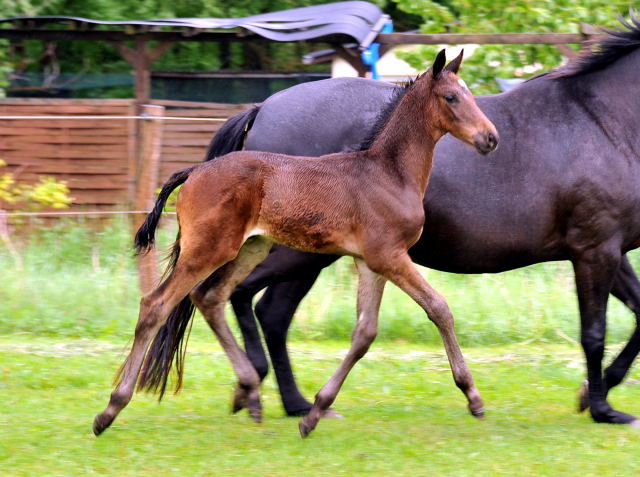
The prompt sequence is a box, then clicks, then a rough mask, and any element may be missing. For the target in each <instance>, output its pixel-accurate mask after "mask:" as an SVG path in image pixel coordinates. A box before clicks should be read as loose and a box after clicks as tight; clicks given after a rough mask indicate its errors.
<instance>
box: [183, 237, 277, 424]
mask: <svg viewBox="0 0 640 477" xmlns="http://www.w3.org/2000/svg"><path fill="white" fill-rule="evenodd" d="M270 248H271V242H270V241H269V240H267V239H265V238H263V237H251V238H250V239H249V240H247V241H246V242H245V244H244V245H243V246H242V248H241V249H240V252H238V256H237V257H236V258H235V259H234V260H232V261H231V262H229V263H227V264H226V265H224V266H223V267H221V268H220V269H218V270H216V272H215V273H213V274H212V275H211V276H210V277H209V278H207V279H206V280H205V281H204V282H202V283H201V284H200V285H198V286H197V287H196V288H195V289H194V290H193V291H192V292H191V299H192V300H193V302H194V303H195V305H196V306H197V307H198V309H199V310H200V312H201V313H202V315H203V316H204V318H205V320H206V321H207V323H208V324H209V326H210V327H211V329H212V330H213V332H214V333H215V334H216V336H217V337H218V341H219V342H220V345H221V346H222V348H223V349H224V351H225V353H226V354H227V357H228V358H229V361H231V365H232V366H233V369H234V371H235V373H236V375H237V376H238V386H237V387H236V391H235V396H234V403H233V412H237V411H239V410H240V409H243V408H244V407H247V408H248V409H249V414H250V415H251V417H252V418H253V419H254V420H255V421H258V422H259V421H260V420H261V418H262V406H261V405H260V377H259V376H258V373H257V372H256V370H255V368H254V367H253V365H252V364H251V361H249V359H248V358H247V355H246V354H245V353H244V351H242V349H241V348H240V347H239V346H238V343H236V340H235V338H234V337H233V334H232V333H231V331H230V330H229V327H228V326H227V320H226V317H225V312H224V305H225V302H226V301H227V300H228V299H229V296H230V295H231V293H232V292H233V290H234V289H235V287H236V286H238V284H239V283H240V282H241V281H242V280H244V279H245V278H246V277H247V275H249V273H251V271H252V270H253V269H254V268H255V267H256V265H258V264H259V263H260V262H261V261H262V260H264V258H265V257H266V256H267V254H268V253H269V249H270Z"/></svg>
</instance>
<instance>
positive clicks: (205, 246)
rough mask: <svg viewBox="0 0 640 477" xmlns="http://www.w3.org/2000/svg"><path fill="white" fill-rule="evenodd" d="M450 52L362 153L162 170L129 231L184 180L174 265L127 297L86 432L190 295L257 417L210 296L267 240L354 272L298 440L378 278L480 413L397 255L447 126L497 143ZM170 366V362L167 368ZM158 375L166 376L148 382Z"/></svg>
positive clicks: (262, 157) (152, 221)
mask: <svg viewBox="0 0 640 477" xmlns="http://www.w3.org/2000/svg"><path fill="white" fill-rule="evenodd" d="M461 61H462V54H460V56H458V57H457V58H456V59H455V60H453V61H452V62H451V63H449V64H448V65H447V66H445V55H444V50H443V51H441V52H440V53H439V54H438V56H437V58H436V60H435V62H434V64H433V66H432V68H431V69H429V70H428V71H427V72H426V73H424V74H422V75H421V76H419V77H418V78H417V79H416V80H415V82H414V83H413V85H411V86H410V87H409V88H408V90H407V92H406V93H405V95H404V96H403V97H402V99H401V100H400V102H399V103H398V105H397V106H396V108H395V109H394V111H393V112H392V113H391V115H390V116H389V119H388V120H387V122H386V123H385V125H384V126H383V127H382V129H381V130H380V131H379V133H378V134H377V136H376V138H375V140H374V141H373V143H372V146H371V148H370V149H368V150H366V151H360V152H352V153H340V154H330V155H327V156H322V157H320V158H305V157H292V156H285V155H280V154H270V153H264V152H252V151H241V152H234V153H231V154H228V155H225V156H222V157H218V158H216V159H214V160H212V161H210V162H205V163H203V164H199V165H197V166H194V167H191V168H188V169H183V170H181V171H178V172H177V173H176V174H174V175H173V176H172V178H171V179H169V181H168V182H167V184H165V186H164V188H163V190H162V192H161V193H160V197H159V198H158V201H157V202H156V206H155V208H154V211H153V212H152V213H151V214H149V216H148V217H147V221H146V222H145V225H143V227H142V228H141V230H140V231H139V232H138V236H137V238H136V240H137V245H138V247H139V248H140V249H145V248H149V247H150V246H151V245H152V244H153V235H154V230H155V227H156V226H157V223H158V220H159V218H160V214H161V212H162V207H163V206H164V203H165V202H166V199H167V197H168V195H169V193H170V192H171V191H172V190H173V189H175V188H176V187H177V186H178V185H180V184H182V183H184V186H183V187H182V190H181V191H180V195H179V198H178V206H177V211H178V220H179V224H180V233H179V236H178V239H177V241H176V244H175V245H174V253H173V258H174V260H173V262H172V264H171V265H170V267H169V270H168V274H167V278H166V280H165V281H164V282H163V283H162V284H161V285H160V286H158V287H157V288H156V289H155V290H153V291H152V292H151V293H149V294H148V295H146V296H145V297H143V298H142V300H141V303H140V315H139V318H138V323H137V326H136V330H135V339H134V342H133V345H132V349H131V353H130V354H129V356H128V358H127V359H126V361H125V362H124V364H123V366H122V369H121V374H120V382H119V383H118V385H117V387H116V389H115V391H114V392H113V393H112V394H111V399H110V401H109V405H108V406H107V408H106V409H105V410H104V412H102V413H101V414H98V415H97V416H96V419H95V421H94V427H93V429H94V432H95V433H96V435H98V434H100V433H101V432H103V431H104V430H105V429H106V428H107V427H108V426H109V425H110V424H111V423H112V422H113V420H114V419H115V417H116V416H117V415H118V413H119V412H120V411H121V410H122V409H123V408H124V407H125V406H126V405H127V404H128V403H129V401H130V399H131V396H132V394H133V391H134V387H135V385H136V382H137V381H138V375H139V374H140V370H141V368H142V366H143V364H144V366H145V368H144V369H143V373H142V377H141V379H140V381H141V382H140V383H139V386H142V387H144V386H145V382H144V381H146V380H148V379H150V378H149V376H150V375H153V373H154V369H155V370H156V371H157V369H156V368H157V367H158V366H160V367H162V366H166V365H167V362H168V366H170V365H171V362H172V360H173V356H171V357H170V359H169V360H168V361H166V360H165V361H164V363H158V362H154V361H153V360H150V356H152V355H153V354H154V353H156V352H157V351H158V350H157V349H156V350H149V345H150V343H151V341H152V340H153V341H154V343H153V345H152V348H153V347H156V345H157V343H159V345H158V346H159V347H160V348H162V347H163V346H165V345H166V346H169V347H171V348H172V349H175V347H176V346H175V343H173V344H170V345H168V344H167V342H168V341H170V339H169V338H167V340H168V341H167V340H165V341H162V340H160V341H159V340H158V337H157V336H156V335H157V334H158V331H159V330H160V329H161V327H162V325H163V324H164V323H165V322H166V321H167V319H172V316H173V314H175V313H176V310H178V309H180V308H181V307H183V308H184V307H185V306H186V307H187V308H188V306H190V305H191V303H190V300H192V301H193V303H195V305H196V306H197V307H198V308H199V309H200V311H201V312H202V314H203V315H204V317H205V319H206V320H207V322H208V323H209V325H210V326H211V328H212V329H213V330H214V332H215V333H216V335H217V337H218V339H219V340H220V343H221V345H222V346H223V348H224V350H225V352H226V353H227V355H228V356H229V358H230V360H231V362H232V363H233V366H234V370H235V372H236V374H237V375H238V378H239V386H238V390H239V391H237V393H239V395H238V394H237V395H236V405H245V404H247V407H249V409H250V411H251V412H252V415H253V416H254V418H256V419H259V417H260V407H259V384H260V380H259V378H258V375H257V373H256V372H255V370H254V369H253V367H252V365H251V363H250V362H249V360H248V358H247V357H246V355H245V354H244V352H243V351H242V350H241V349H240V347H239V346H238V345H237V343H236V341H235V339H234V338H233V335H232V334H231V332H230V330H229V328H228V327H227V324H226V320H225V313H224V304H225V302H226V301H227V299H228V298H229V296H230V294H231V292H232V291H233V289H234V288H235V287H236V285H237V284H238V283H239V282H240V281H242V280H243V279H244V278H245V277H246V276H247V275H248V274H249V273H250V271H251V270H252V269H253V268H254V267H255V266H256V265H257V264H258V263H260V262H261V261H262V260H263V259H264V258H265V257H266V255H267V253H268V252H269V249H270V247H271V245H272V243H273V242H277V243H281V244H284V245H287V246H289V247H293V248H298V249H302V250H308V251H314V252H326V253H333V254H342V255H350V256H352V257H354V259H355V263H356V266H357V270H358V274H359V284H358V299H357V312H358V321H357V325H356V327H355V330H354V333H353V337H352V344H351V348H350V350H349V352H348V353H347V355H346V357H345V359H344V361H343V362H342V364H341V365H340V366H339V368H338V369H337V370H336V372H335V373H334V374H333V376H332V377H331V379H330V380H329V381H328V382H327V384H326V385H325V386H324V387H323V388H322V389H321V390H320V391H319V392H318V394H317V395H316V400H315V404H314V406H313V408H312V409H311V411H310V412H309V414H308V415H307V416H305V417H304V418H303V419H302V420H301V421H300V432H301V434H302V436H303V437H305V436H307V435H308V434H309V432H311V431H312V430H313V429H314V428H315V427H316V425H317V423H318V421H319V419H320V417H321V416H322V414H323V412H324V411H326V410H327V409H328V408H329V406H330V405H331V404H332V403H333V401H334V400H335V398H336V396H337V394H338V391H339V390H340V387H341V386H342V384H343V382H344V380H345V378H346V377H347V375H348V373H349V371H350V370H351V368H352V367H353V366H354V365H355V363H356V362H357V361H358V360H359V359H360V358H361V357H362V356H364V354H365V353H366V352H367V350H368V348H369V346H370V344H371V343H372V341H373V340H374V338H375V336H376V332H377V320H378V309H379V307H380V300H381V298H382V292H383V289H384V285H385V283H386V281H387V280H390V281H392V282H393V283H395V284H396V285H397V286H399V287H400V288H401V289H402V290H404V291H405V292H406V293H407V294H408V295H409V296H411V298H413V299H414V300H415V301H416V302H417V303H418V304H419V305H420V306H421V307H422V308H423V309H424V310H425V312H426V313H427V315H428V317H429V318H430V319H431V320H432V321H433V322H434V323H435V325H436V326H437V328H438V331H439V332H440V334H441V336H442V340H443V342H444V346H445V349H446V352H447V356H448V358H449V363H450V365H451V369H452V372H453V377H454V380H455V383H456V385H457V386H458V387H459V388H460V389H461V390H462V392H463V393H464V394H465V396H466V398H467V400H468V407H469V410H470V411H471V413H472V414H473V415H474V416H482V412H483V411H482V408H483V404H482V400H481V398H480V394H479V393H478V390H477V389H476V387H475V385H474V382H473V378H472V376H471V372H470V371H469V368H468V367H467V364H466V363H465V360H464V358H463V356H462V353H461V351H460V347H459V346H458V343H457V340H456V336H455V332H454V326H453V316H452V314H451V312H450V310H449V307H448V306H447V303H446V301H445V300H444V298H443V297H442V296H440V295H439V294H438V293H437V292H436V291H435V290H434V289H433V288H431V286H430V285H429V284H428V283H427V282H426V281H425V280H424V278H423V277H422V276H421V275H420V273H419V272H418V270H417V269H416V268H415V266H414V265H413V263H412V262H411V260H410V259H409V255H408V254H407V250H408V249H409V247H411V246H412V245H413V244H414V243H415V242H416V241H417V240H418V237H419V236H420V234H421V232H422V227H423V224H424V220H425V217H424V209H423V206H422V199H423V196H424V192H425V189H426V187H427V183H428V181H429V174H430V172H431V166H432V159H433V149H434V146H435V144H436V142H437V141H438V140H439V139H440V138H441V137H442V136H443V135H444V134H446V133H447V132H450V133H451V134H453V135H454V136H455V137H457V138H459V139H461V140H462V141H465V142H467V143H469V144H472V145H473V146H475V148H476V149H477V150H478V151H479V152H481V153H483V154H486V153H488V152H490V151H492V150H493V149H495V147H496V145H497V142H498V133H497V132H496V129H495V127H494V126H493V124H492V123H491V122H490V121H489V120H488V119H487V117H486V116H485V115H484V114H483V113H482V112H481V111H480V109H479V108H478V107H477V106H476V104H475V101H474V99H473V96H472V95H471V93H470V91H469V90H468V89H467V87H466V86H465V84H464V82H463V81H462V80H461V79H459V78H458V76H456V73H457V71H458V68H459V66H460V63H461ZM178 314H179V313H178ZM187 314H188V315H189V314H190V312H188V313H187ZM154 337H155V339H154ZM178 349H179V346H178ZM165 351H166V350H165ZM174 353H175V352H174ZM145 356H147V358H146V360H145ZM180 361H181V360H180V357H178V367H179V372H181V363H180ZM165 383H166V374H165V381H164V382H163V383H162V391H164V384H165ZM147 384H148V383H147ZM152 387H153V386H152ZM155 387H158V383H157V381H156V382H155Z"/></svg>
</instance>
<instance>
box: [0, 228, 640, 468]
mask: <svg viewBox="0 0 640 477" xmlns="http://www.w3.org/2000/svg"><path fill="white" fill-rule="evenodd" d="M89 230H90V228H88V227H85V226H84V225H83V224H80V226H78V225H77V224H71V225H69V224H66V225H61V226H59V227H56V228H52V229H50V230H45V231H42V230H40V231H38V232H37V233H35V234H34V235H33V236H23V237H22V239H21V240H20V242H19V247H20V253H21V256H22V259H23V262H24V268H23V269H22V270H19V269H18V268H16V265H15V263H14V262H13V259H12V258H11V256H10V255H9V254H8V253H6V251H5V250H4V249H0V267H2V270H3V273H2V285H0V395H1V396H2V397H1V398H0V475H2V476H4V475H8V476H14V475H15V476H33V475H53V476H57V475H60V476H67V475H92V474H100V475H114V476H115V475H118V476H122V475H136V476H139V475H140V476H144V475H158V474H159V473H163V474H167V475H187V476H192V475H225V476H226V475H241V476H243V475H254V474H255V475H284V476H286V475H299V474H301V473H303V474H304V475H310V476H311V475H337V474H344V475H376V476H377V475H402V476H404V475H418V476H421V475H425V476H438V475H443V476H457V475H460V476H466V475H469V476H484V475H486V476H494V475H513V476H529V475H533V476H538V475H549V476H556V475H571V476H573V475H583V476H591V475H599V476H602V475H612V476H613V475H615V476H619V475H639V474H640V460H638V458H637V456H638V455H639V451H640V431H639V430H638V429H633V428H625V427H617V426H610V425H597V424H594V423H593V422H592V421H591V419H590V418H589V417H588V415H579V414H577V413H576V410H575V407H576V390H577V388H578V386H579V384H580V382H581V381H582V379H583V376H584V364H583V358H582V354H581V351H580V347H579V346H578V344H577V341H578V322H579V317H578V313H577V306H576V298H575V294H574V286H573V277H572V273H571V268H570V266H568V264H566V263H548V264H540V265H536V266H534V267H529V268H527V269H522V270H516V271H513V272H509V273H504V274H499V275H481V276H463V275H451V274H445V273H438V272H434V271H431V270H427V269H423V272H424V273H425V275H426V276H427V278H428V279H429V281H430V282H431V283H432V284H433V285H434V286H435V287H436V288H437V289H438V290H439V291H441V292H442V293H443V294H444V296H445V297H447V299H448V301H449V303H450V305H451V308H452V310H453V312H454V314H455V316H456V319H457V322H456V328H457V332H458V335H459V337H460V342H461V344H462V347H463V352H465V355H466V356H467V359H468V362H469V364H470V367H471V369H472V371H473V373H474V376H475V379H476V383H477V385H478V388H479V389H480V392H481V393H482V395H483V398H484V400H485V404H486V408H487V419H486V420H485V421H483V422H480V421H477V420H475V419H474V418H472V417H471V416H469V415H468V414H467V411H466V407H465V399H464V397H463V396H462V394H461V393H460V392H459V391H458V389H457V388H456V387H455V385H454V384H453V380H452V378H451V374H450V371H449V368H448V363H447V360H446V357H445V355H444V352H443V350H442V346H441V345H440V340H439V337H438V334H437V332H436V331H435V327H434V326H433V325H432V324H431V323H429V322H428V320H427V319H426V317H425V316H424V313H423V312H422V311H421V310H420V309H419V308H418V307H417V306H416V305H415V304H413V303H412V302H411V301H410V300H409V299H408V298H407V297H405V296H404V295H403V294H402V293H401V292H400V291H399V290H397V289H395V288H394V287H391V286H390V287H388V289H387V291H386V292H385V298H384V300H383V307H382V312H381V317H380V323H381V326H380V334H379V338H378V339H377V341H376V343H374V345H373V347H372V350H371V351H370V353H369V354H368V355H367V357H366V358H365V359H363V360H362V361H361V362H360V363H359V364H358V365H357V366H356V368H355V369H354V371H353V372H352V373H351V375H350V376H349V378H348V380H347V382H346V384H345V387H344V389H343V392H342V393H341V394H340V395H339V397H338V400H337V401H336V403H335V407H336V408H337V409H338V410H339V411H340V412H342V413H343V414H344V415H345V416H346V419H344V420H323V421H321V422H320V424H319V426H318V428H317V429H316V431H314V433H313V434H312V435H311V436H310V437H309V438H308V439H306V440H302V439H301V438H300V437H299V434H298V430H297V419H292V418H286V417H284V416H283V412H282V410H281V406H280V403H279V398H278V395H277V392H276V389H275V386H274V381H273V378H272V377H271V376H270V377H269V378H268V379H267V382H266V383H265V385H264V386H263V404H264V406H265V420H264V422H263V423H262V424H255V423H254V422H252V421H251V420H250V419H249V417H248V416H247V415H246V413H241V414H239V415H235V416H233V415H230V414H229V409H230V399H231V391H232V388H233V385H234V377H233V373H232V371H231V369H230V367H229V365H228V362H227V360H226V358H225V357H224V355H223V354H222V352H221V351H220V348H219V346H218V345H217V343H216V342H215V339H214V338H213V335H212V334H211V332H210V331H209V330H208V328H207V326H206V325H205V324H204V322H203V320H201V319H200V318H199V317H197V318H196V322H195V325H194V330H193V333H192V338H191V340H190V343H189V352H188V358H187V368H186V378H185V386H184V389H183V391H182V392H181V393H180V394H179V395H177V396H173V395H168V396H167V397H166V398H165V399H164V400H163V402H162V403H161V404H158V403H157V401H156V400H155V398H154V397H153V396H148V395H144V394H141V395H136V396H135V397H134V400H133V401H132V403H131V404H130V405H129V407H127V409H125V410H124V411H123V413H122V414H121V415H120V417H119V418H118V420H117V421H116V422H115V423H114V425H113V426H112V427H111V428H110V429H108V430H107V431H106V432H105V433H104V434H103V435H102V436H101V437H100V438H95V437H94V436H93V433H92V432H91V424H92V420H93V417H94V415H95V414H96V413H97V412H100V411H101V410H102V409H103V408H104V406H105V405H106V403H107V400H108V397H109V394H110V392H111V390H112V386H111V379H112V377H113V374H114V373H115V371H116V369H117V368H118V366H119V364H120V363H121V361H122V360H123V359H124V356H125V353H126V350H127V349H128V346H129V344H130V343H129V339H130V338H131V336H132V332H133V327H134V324H135V319H136V315H137V306H138V300H139V292H138V284H137V276H136V273H135V267H134V262H133V260H132V255H131V249H130V246H129V241H130V236H129V232H128V231H127V228H126V227H125V226H124V225H123V224H122V223H114V224H112V225H111V226H109V227H107V228H106V229H103V230H102V231H101V232H91V231H89ZM172 235H173V232H172V231H171V230H169V231H165V232H164V234H163V238H162V243H164V244H167V243H169V242H170V240H171V238H172ZM632 260H633V261H634V262H638V257H637V256H633V257H632ZM354 296H355V278H354V273H353V270H352V265H351V263H350V261H348V260H345V259H343V260H341V261H340V262H338V264H337V265H336V266H333V267H331V268H329V269H327V270H326V271H324V272H323V273H322V275H321V279H320V281H319V283H318V285H317V286H316V287H315V288H314V290H313V291H312V293H311V294H310V295H309V296H308V297H307V298H306V299H305V301H304V302H303V305H302V307H301V308H300V310H299V312H298V314H297V317H296V320H295V324H294V327H293V329H292V331H291V336H292V342H293V344H292V360H293V362H294V364H295V366H296V371H297V376H298V378H299V383H300V385H301V387H302V389H303V392H304V393H305V394H306V395H307V396H308V397H311V396H313V394H314V393H315V392H316V391H317V390H318V389H319V388H320V387H321V386H322V384H324V382H325V381H326V380H327V379H328V377H329V376H330V374H331V373H332V372H333V370H334V369H335V368H336V366H337V365H338V363H339V360H340V358H341V356H343V354H344V352H345V351H346V349H347V348H348V346H349V343H348V337H349V335H350V333H351V330H352V328H353V324H354V319H355V311H354V308H355V303H354V302H355V299H354ZM231 322H233V320H232V319H231ZM633 323H634V317H633V316H632V315H631V313H629V312H628V311H627V310H626V309H625V308H624V307H623V306H622V305H621V304H620V303H618V302H617V301H616V300H611V303H610V310H609V327H608V344H609V353H612V352H614V351H615V350H617V349H619V348H620V346H621V343H622V342H624V341H625V340H626V338H627V336H628V335H629V333H630V331H631V329H632V326H633ZM639 378H640V375H639V374H638V371H637V367H636V368H635V369H634V370H632V372H631V373H630V375H629V381H628V382H627V383H625V384H624V385H621V386H619V388H617V389H616V390H615V391H614V392H613V393H612V395H611V402H612V404H613V405H614V406H616V407H617V408H619V409H621V410H624V411H627V412H631V413H635V414H636V415H640V405H639V404H638V403H639V402H640V399H639V398H640V384H638V382H639Z"/></svg>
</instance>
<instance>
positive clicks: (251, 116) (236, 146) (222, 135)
mask: <svg viewBox="0 0 640 477" xmlns="http://www.w3.org/2000/svg"><path fill="white" fill-rule="evenodd" d="M260 106H261V104H254V105H253V106H251V107H250V108H249V109H247V110H246V111H242V112H241V113H238V114H236V115H235V116H231V117H230V118H229V119H227V121H226V122H225V123H224V124H223V125H222V126H221V127H220V129H218V132H217V133H216V135H215V136H213V139H212V140H211V142H210V143H209V149H208V150H207V155H206V156H205V159H204V160H205V161H210V160H211V159H213V158H214V157H218V156H223V155H224V154H227V153H229V152H233V151H239V150H240V149H242V143H243V142H244V138H245V136H246V134H247V131H248V130H249V129H250V128H251V125H252V124H253V121H254V120H255V119H256V116H257V115H258V113H259V112H260Z"/></svg>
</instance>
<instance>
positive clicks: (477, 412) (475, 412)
mask: <svg viewBox="0 0 640 477" xmlns="http://www.w3.org/2000/svg"><path fill="white" fill-rule="evenodd" d="M469 412H471V415H472V416H473V417H475V418H476V419H480V420H484V417H485V416H484V408H482V407H481V408H480V409H469Z"/></svg>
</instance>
